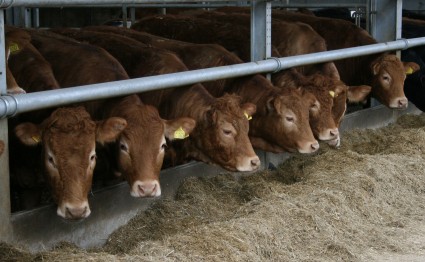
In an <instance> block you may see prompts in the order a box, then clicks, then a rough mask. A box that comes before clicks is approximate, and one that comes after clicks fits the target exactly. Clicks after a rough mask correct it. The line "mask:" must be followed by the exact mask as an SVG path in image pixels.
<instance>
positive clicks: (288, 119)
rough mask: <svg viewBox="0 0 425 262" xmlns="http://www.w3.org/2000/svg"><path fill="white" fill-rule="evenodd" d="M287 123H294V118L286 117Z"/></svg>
mask: <svg viewBox="0 0 425 262" xmlns="http://www.w3.org/2000/svg"><path fill="white" fill-rule="evenodd" d="M285 119H286V121H288V122H291V123H293V122H294V121H295V119H294V117H293V116H287V117H285Z"/></svg>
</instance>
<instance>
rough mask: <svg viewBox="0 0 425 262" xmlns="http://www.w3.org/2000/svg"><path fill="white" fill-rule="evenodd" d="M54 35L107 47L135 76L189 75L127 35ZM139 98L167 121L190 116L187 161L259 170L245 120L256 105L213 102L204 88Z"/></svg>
mask: <svg viewBox="0 0 425 262" xmlns="http://www.w3.org/2000/svg"><path fill="white" fill-rule="evenodd" d="M54 31H55V32H58V33H62V34H65V35H67V36H70V37H73V38H75V39H78V40H80V41H86V42H89V43H91V44H95V45H98V46H101V47H103V48H105V49H106V50H108V52H110V53H111V54H112V55H114V56H115V57H116V58H117V59H118V60H119V61H121V62H122V64H123V66H124V67H125V68H126V69H127V70H128V72H131V76H132V77H141V76H147V75H152V74H155V73H156V74H163V73H167V72H176V71H187V68H186V66H185V65H184V64H183V63H182V62H181V60H180V59H179V58H178V57H177V56H176V55H175V54H173V53H171V52H170V51H166V50H161V49H158V48H154V47H149V46H147V45H144V44H142V43H140V42H138V41H136V40H133V39H130V38H127V37H124V36H119V35H116V34H108V33H101V32H93V31H84V30H83V31H78V30H70V29H56V30H54ZM141 97H142V100H143V101H145V102H146V103H148V104H153V105H155V106H157V107H158V108H160V111H161V113H162V115H163V116H165V117H171V118H174V117H181V116H183V115H187V116H190V117H192V118H194V119H196V121H197V127H196V128H195V130H194V131H193V135H192V136H191V137H190V138H189V139H187V141H185V145H184V156H185V157H188V158H194V159H197V160H201V161H204V162H206V163H212V164H218V165H220V166H222V167H224V168H226V169H228V170H230V171H252V170H256V169H258V168H259V166H260V160H259V158H258V156H257V155H256V154H255V152H254V150H253V148H252V145H251V143H250V142H249V139H248V120H247V118H246V117H245V116H244V113H247V114H249V115H252V114H254V113H255V105H253V104H250V103H245V104H241V102H240V100H239V98H237V97H235V96H223V97H220V98H214V97H212V96H211V95H210V94H209V93H208V92H207V90H205V88H204V87H203V86H202V85H200V84H195V85H192V86H190V87H181V88H173V89H165V90H159V91H149V92H145V93H143V94H141Z"/></svg>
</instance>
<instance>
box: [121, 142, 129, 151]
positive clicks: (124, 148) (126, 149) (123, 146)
mask: <svg viewBox="0 0 425 262" xmlns="http://www.w3.org/2000/svg"><path fill="white" fill-rule="evenodd" d="M120 149H121V151H124V152H128V147H127V145H125V144H123V143H120Z"/></svg>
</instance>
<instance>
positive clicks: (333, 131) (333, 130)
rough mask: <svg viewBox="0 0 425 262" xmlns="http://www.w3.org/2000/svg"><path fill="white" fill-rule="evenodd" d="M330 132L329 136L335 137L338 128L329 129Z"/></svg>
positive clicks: (337, 133)
mask: <svg viewBox="0 0 425 262" xmlns="http://www.w3.org/2000/svg"><path fill="white" fill-rule="evenodd" d="M330 133H331V137H336V136H338V135H339V131H338V128H335V129H331V131H330Z"/></svg>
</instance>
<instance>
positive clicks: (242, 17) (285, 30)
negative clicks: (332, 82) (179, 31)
mask: <svg viewBox="0 0 425 262" xmlns="http://www.w3.org/2000/svg"><path fill="white" fill-rule="evenodd" d="M194 16H195V17H197V18H202V19H208V20H212V21H216V22H220V23H230V24H231V25H237V26H242V27H244V28H245V29H246V30H249V28H250V22H251V17H250V15H248V14H238V13H234V14H232V15H231V16H229V15H228V14H226V13H221V12H214V11H202V12H198V13H197V14H196V15H194ZM271 29H272V31H271V36H272V37H271V42H272V46H273V47H275V48H276V50H277V51H278V52H279V55H280V56H281V57H286V56H295V55H302V54H309V53H317V52H323V51H327V48H326V42H325V40H324V39H323V38H322V37H321V36H320V35H319V34H318V33H316V31H314V30H313V28H311V26H309V25H307V24H305V23H289V22H285V21H280V20H276V19H272V27H271ZM237 40H238V39H236V38H235V41H237ZM246 43H248V42H246ZM297 69H298V71H299V72H301V73H303V74H304V75H311V74H314V73H316V72H321V73H323V74H324V75H326V76H329V77H333V78H337V79H339V74H338V70H337V69H336V67H335V64H334V63H333V62H326V63H320V64H312V65H305V66H301V67H297Z"/></svg>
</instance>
